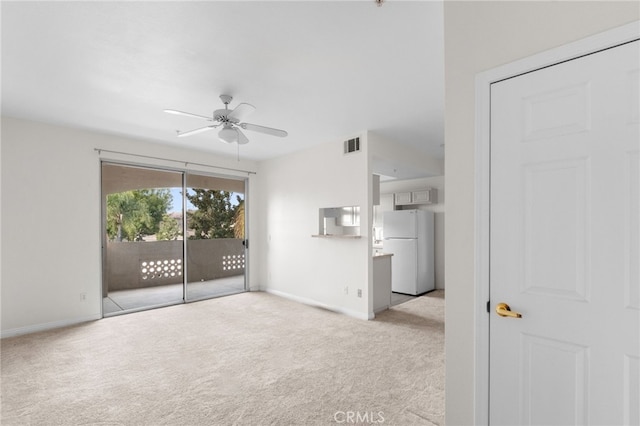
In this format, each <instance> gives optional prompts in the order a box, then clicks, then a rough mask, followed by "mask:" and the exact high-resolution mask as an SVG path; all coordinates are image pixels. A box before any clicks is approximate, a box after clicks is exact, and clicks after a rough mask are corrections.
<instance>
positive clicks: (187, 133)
mask: <svg viewBox="0 0 640 426" xmlns="http://www.w3.org/2000/svg"><path fill="white" fill-rule="evenodd" d="M218 126H219V124H213V125H211V126H206V127H200V128H199V129H193V130H188V131H186V132H178V137H179V138H181V137H184V136H191V135H195V134H197V133H202V132H206V131H208V130H213V129H215V128H216V127H218Z"/></svg>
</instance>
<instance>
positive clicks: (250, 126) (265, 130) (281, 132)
mask: <svg viewBox="0 0 640 426" xmlns="http://www.w3.org/2000/svg"><path fill="white" fill-rule="evenodd" d="M238 125H239V126H240V127H242V128H243V129H245V130H253V131H254V132H260V133H266V134H268V135H272V136H280V137H281V138H284V137H285V136H287V135H288V134H289V133H287V132H285V131H284V130H279V129H273V128H271V127H264V126H258V125H257V124H251V123H240V124H238Z"/></svg>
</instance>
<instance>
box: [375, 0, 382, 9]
mask: <svg viewBox="0 0 640 426" xmlns="http://www.w3.org/2000/svg"><path fill="white" fill-rule="evenodd" d="M383 2H384V0H376V6H378V7H380V6H382V3H383Z"/></svg>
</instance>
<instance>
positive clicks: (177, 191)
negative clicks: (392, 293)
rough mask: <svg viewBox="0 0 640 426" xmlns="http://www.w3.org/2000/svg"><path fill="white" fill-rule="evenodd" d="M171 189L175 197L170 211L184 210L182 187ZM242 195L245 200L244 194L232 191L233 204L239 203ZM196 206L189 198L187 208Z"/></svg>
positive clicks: (191, 208) (190, 208) (178, 211)
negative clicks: (238, 197)
mask: <svg viewBox="0 0 640 426" xmlns="http://www.w3.org/2000/svg"><path fill="white" fill-rule="evenodd" d="M169 190H170V191H171V196H172V197H173V203H172V204H171V207H170V208H169V213H180V212H182V188H169ZM187 191H189V188H187ZM238 195H239V196H240V199H241V200H244V194H239V193H237V192H232V193H231V205H233V206H236V205H238V199H237V196H238ZM195 209H196V207H195V206H194V205H193V204H191V202H190V201H189V200H187V210H195Z"/></svg>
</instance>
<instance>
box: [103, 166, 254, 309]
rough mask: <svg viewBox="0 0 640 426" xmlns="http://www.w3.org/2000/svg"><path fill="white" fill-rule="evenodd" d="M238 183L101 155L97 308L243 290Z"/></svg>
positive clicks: (241, 196) (242, 184)
mask: <svg viewBox="0 0 640 426" xmlns="http://www.w3.org/2000/svg"><path fill="white" fill-rule="evenodd" d="M244 187H245V182H244V180H236V179H230V178H220V177H213V176H207V175H202V174H192V173H186V172H182V171H167V170H158V169H152V168H144V167H135V166H130V165H122V164H113V163H106V162H105V163H103V164H102V194H103V205H102V211H103V225H102V226H103V274H102V275H103V314H104V316H110V315H117V314H120V313H125V312H133V311H138V310H143V309H149V308H155V307H160V306H166V305H173V304H177V303H183V302H184V301H193V300H201V299H206V298H210V297H216V296H221V295H227V294H232V293H238V292H241V291H244V289H245V265H244V256H245V253H244V245H243V243H244V195H245V190H244ZM185 229H186V232H185V231H184V230H185Z"/></svg>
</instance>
